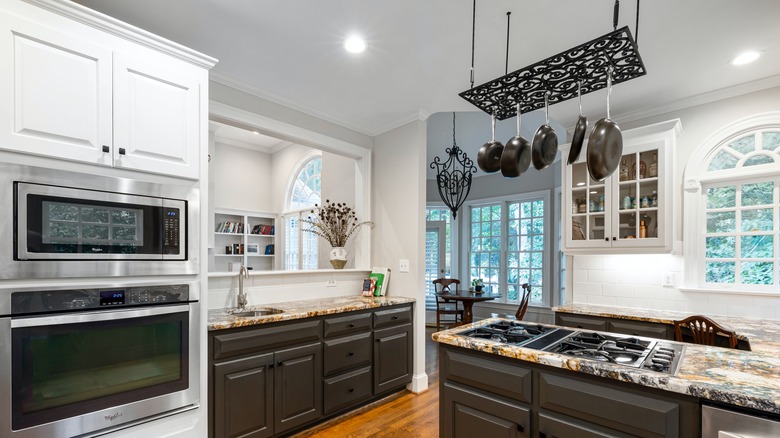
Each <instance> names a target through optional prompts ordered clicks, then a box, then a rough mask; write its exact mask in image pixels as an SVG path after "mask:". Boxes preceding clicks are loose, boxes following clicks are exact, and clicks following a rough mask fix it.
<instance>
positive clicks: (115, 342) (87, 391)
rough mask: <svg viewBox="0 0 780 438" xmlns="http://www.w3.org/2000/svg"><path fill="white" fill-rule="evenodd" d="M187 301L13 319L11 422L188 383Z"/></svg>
mask: <svg viewBox="0 0 780 438" xmlns="http://www.w3.org/2000/svg"><path fill="white" fill-rule="evenodd" d="M177 307H180V306H177ZM169 308H170V306H169ZM183 309H184V310H183V311H178V312H174V313H166V314H162V315H151V316H142V317H126V314H127V313H129V312H126V311H125V312H101V313H95V314H91V315H88V316H85V314H80V315H68V316H58V317H52V318H47V317H44V318H26V319H18V320H14V321H12V329H11V333H12V336H11V338H12V354H11V355H12V360H11V364H12V365H11V368H12V370H11V373H12V377H13V379H12V382H13V383H12V406H13V409H12V411H13V412H12V424H13V429H14V430H19V429H24V428H28V427H32V426H36V425H40V424H44V423H48V422H52V421H56V420H60V419H63V418H68V417H73V416H77V415H81V414H84V413H88V412H93V411H97V410H100V409H105V408H110V407H112V406H118V405H122V404H125V403H131V402H135V401H138V400H143V399H148V398H152V397H156V396H160V395H164V394H168V393H173V392H176V391H182V390H184V389H187V387H188V378H189V376H188V370H189V364H188V360H189V359H188V357H189V351H188V350H189V348H188V345H189V339H188V336H189V327H188V326H189V308H188V307H187V306H185V307H184V308H183ZM180 310H181V309H180ZM69 319H71V320H72V321H70V322H64V321H68V320H69ZM90 319H93V320H92V321H90ZM94 319H97V320H94ZM47 320H51V321H47ZM33 321H34V322H33ZM57 321H60V323H56V322H57ZM19 325H21V326H19ZM15 326H16V327H15Z"/></svg>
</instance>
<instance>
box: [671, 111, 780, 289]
mask: <svg viewBox="0 0 780 438" xmlns="http://www.w3.org/2000/svg"><path fill="white" fill-rule="evenodd" d="M684 178H685V179H684V181H685V195H684V196H685V200H684V201H685V202H684V213H685V236H684V239H685V242H684V243H685V255H686V265H685V271H686V285H687V286H688V287H689V288H694V289H710V290H725V291H734V292H740V291H743V292H767V293H778V290H779V289H778V285H780V275H779V274H780V271H779V269H780V253H779V252H778V251H780V248H779V247H780V229H778V220H779V218H780V113H773V114H766V115H762V116H756V117H752V118H750V119H746V120H743V121H740V122H737V123H735V124H733V125H731V126H729V127H727V128H725V129H724V130H722V131H721V132H719V133H717V134H715V135H713V136H712V137H711V138H710V140H708V141H706V142H705V143H703V144H702V145H701V146H700V147H699V148H698V149H697V150H696V152H695V153H694V155H693V157H692V158H691V160H690V161H689V164H688V166H687V167H686V170H685V177H684Z"/></svg>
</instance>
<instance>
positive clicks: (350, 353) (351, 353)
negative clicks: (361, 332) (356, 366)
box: [347, 351, 355, 356]
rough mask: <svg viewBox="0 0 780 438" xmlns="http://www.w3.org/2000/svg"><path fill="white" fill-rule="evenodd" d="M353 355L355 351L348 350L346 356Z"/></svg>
mask: <svg viewBox="0 0 780 438" xmlns="http://www.w3.org/2000/svg"><path fill="white" fill-rule="evenodd" d="M354 355H355V353H354V352H352V351H350V352H349V353H347V356H354Z"/></svg>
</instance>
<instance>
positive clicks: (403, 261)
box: [398, 259, 409, 272]
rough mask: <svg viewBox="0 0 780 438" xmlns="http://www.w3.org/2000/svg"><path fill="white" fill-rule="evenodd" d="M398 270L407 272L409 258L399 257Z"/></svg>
mask: <svg viewBox="0 0 780 438" xmlns="http://www.w3.org/2000/svg"><path fill="white" fill-rule="evenodd" d="M398 271H400V272H409V259H401V260H399V263H398Z"/></svg>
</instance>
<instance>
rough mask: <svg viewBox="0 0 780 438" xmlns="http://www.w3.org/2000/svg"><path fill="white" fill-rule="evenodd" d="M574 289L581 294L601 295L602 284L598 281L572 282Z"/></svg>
mask: <svg viewBox="0 0 780 438" xmlns="http://www.w3.org/2000/svg"><path fill="white" fill-rule="evenodd" d="M573 286H574V290H575V291H577V293H578V294H583V295H602V289H603V286H602V285H601V284H599V283H584V282H583V283H577V282H575V283H574V285H573Z"/></svg>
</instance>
